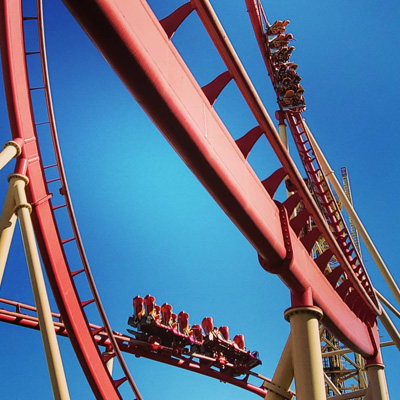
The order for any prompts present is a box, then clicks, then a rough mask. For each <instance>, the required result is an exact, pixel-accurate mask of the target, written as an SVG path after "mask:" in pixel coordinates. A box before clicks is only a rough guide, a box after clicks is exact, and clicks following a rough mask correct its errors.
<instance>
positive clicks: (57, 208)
mask: <svg viewBox="0 0 400 400" xmlns="http://www.w3.org/2000/svg"><path fill="white" fill-rule="evenodd" d="M64 207H67V205H66V204H61V205H59V206H54V207H52V209H53V211H55V210H59V209H60V208H64Z"/></svg>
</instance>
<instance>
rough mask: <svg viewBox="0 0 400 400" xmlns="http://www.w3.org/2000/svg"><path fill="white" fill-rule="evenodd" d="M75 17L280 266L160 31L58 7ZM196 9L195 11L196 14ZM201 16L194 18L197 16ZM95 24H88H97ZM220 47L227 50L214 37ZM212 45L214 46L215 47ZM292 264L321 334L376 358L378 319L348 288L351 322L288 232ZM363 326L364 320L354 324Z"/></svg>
mask: <svg viewBox="0 0 400 400" xmlns="http://www.w3.org/2000/svg"><path fill="white" fill-rule="evenodd" d="M64 3H65V4H66V6H67V7H68V9H69V10H70V11H71V13H72V15H73V16H74V17H75V18H76V19H77V21H78V22H79V23H80V24H81V26H82V27H83V29H84V30H85V31H86V32H87V34H88V35H89V36H90V38H91V39H92V41H93V42H94V43H95V45H96V46H97V47H98V49H99V50H100V52H101V53H102V54H103V56H104V57H105V58H106V60H107V61H108V63H109V64H110V65H111V66H112V68H113V69H114V70H115V72H116V73H117V75H118V76H119V77H120V78H121V80H122V81H123V83H124V84H125V85H126V87H127V88H128V89H129V90H130V92H131V93H132V94H133V96H134V97H135V98H136V99H137V101H138V102H139V104H140V105H141V106H142V108H143V109H144V110H145V111H146V113H147V114H148V115H149V116H150V117H151V119H152V120H153V121H154V123H155V124H156V125H157V127H158V128H159V129H160V131H161V132H162V133H163V134H164V136H165V137H166V138H167V140H168V141H169V142H170V144H171V145H172V146H173V147H174V148H175V150H176V151H177V152H178V154H179V155H180V156H181V158H182V159H183V160H184V161H185V162H186V164H187V165H188V166H189V168H190V169H191V170H192V172H193V173H194V174H195V175H196V176H197V178H198V179H199V180H200V182H202V184H203V185H204V186H205V187H206V188H207V190H208V191H209V192H210V193H211V194H212V196H213V197H214V199H215V200H216V201H217V202H218V204H219V205H220V206H221V207H222V209H224V211H225V212H226V213H227V215H228V216H229V217H230V218H231V219H232V221H233V222H234V223H235V224H236V225H237V226H238V228H239V229H240V230H241V231H242V233H243V234H244V235H245V236H246V237H247V239H248V240H249V241H250V243H251V244H252V245H253V246H254V248H255V249H256V250H257V252H258V253H259V254H260V256H261V257H262V258H263V259H265V260H266V261H267V262H268V263H270V264H276V265H279V264H282V263H283V261H284V260H285V258H286V255H287V254H286V248H285V245H284V242H283V237H282V226H281V221H280V217H279V210H278V208H277V206H276V205H275V203H274V202H273V200H272V199H271V197H270V196H269V195H268V193H267V192H266V191H265V189H264V187H263V186H262V184H261V182H260V180H259V179H258V177H257V176H256V174H255V173H254V171H253V170H252V168H251V167H250V165H249V164H248V163H247V161H246V160H245V158H244V157H243V155H242V153H241V152H240V150H239V149H238V147H237V145H236V143H235V142H234V140H233V139H232V137H231V136H230V134H229V132H228V131H227V129H226V127H225V126H224V124H223V123H222V121H221V120H220V118H219V117H218V115H217V114H216V112H215V110H214V109H213V107H212V105H211V103H210V101H209V100H208V98H207V97H206V95H205V94H204V92H203V91H202V89H201V88H200V86H199V85H198V83H197V81H196V80H195V78H194V77H193V75H192V74H191V72H190V70H189V69H188V67H187V66H186V64H185V63H184V61H183V60H182V58H181V57H180V55H179V53H178V52H177V50H176V48H175V46H174V45H173V43H172V42H171V40H170V39H169V38H170V36H169V35H167V34H166V32H165V31H164V29H163V28H162V26H161V24H160V22H159V21H158V20H157V18H156V17H155V15H154V13H153V12H152V11H151V9H150V8H149V6H148V4H147V3H146V2H145V1H144V0H135V1H131V2H129V3H128V2H124V1H122V0H92V1H90V2H81V1H78V0H64ZM198 3H199V2H198V1H196V2H195V4H196V7H197V5H198ZM197 11H198V12H199V10H198V9H197ZM94 21H95V22H94ZM217 35H218V36H221V40H220V41H221V43H222V44H223V46H224V47H229V48H231V45H230V43H229V41H228V40H227V39H226V35H225V36H224V35H223V34H222V33H221V32H219V33H218V34H217V33H216V34H212V35H211V38H212V39H213V40H214V39H216V38H215V37H214V36H217ZM217 39H218V41H219V38H217ZM228 67H229V70H230V73H231V74H233V72H234V68H236V70H237V72H235V73H236V75H235V76H234V79H235V82H236V83H238V82H239V81H240V80H242V81H246V82H247V81H248V77H247V75H245V73H244V71H243V67H241V64H238V63H237V61H236V60H235V61H233V62H232V63H230V64H229V65H228ZM248 86H249V93H248V96H247V99H249V100H248V101H249V102H250V103H254V104H252V108H253V111H257V112H256V120H257V121H258V122H259V123H260V122H261V124H260V126H261V128H262V129H263V130H265V134H266V136H267V137H268V138H270V137H272V138H273V140H272V141H271V144H272V147H273V148H274V150H276V153H277V155H278V157H279V158H280V159H281V162H282V164H283V165H284V167H285V170H286V172H287V173H288V174H289V176H290V177H291V178H292V177H293V179H294V181H295V183H296V184H298V187H299V188H302V190H301V193H302V194H304V198H303V201H304V202H305V204H306V205H307V207H309V208H310V209H311V210H313V211H314V214H313V217H314V218H315V220H316V221H317V223H318V225H319V226H320V227H322V229H323V230H324V232H326V236H327V241H328V242H329V244H330V246H331V248H332V249H333V252H334V254H335V255H337V257H338V259H340V260H341V261H342V263H343V265H346V266H347V268H348V269H349V271H350V272H349V274H351V268H350V266H349V265H348V263H347V261H346V260H345V259H344V256H343V253H342V252H341V250H340V248H339V247H338V244H337V243H336V241H335V240H334V238H333V237H332V235H331V233H330V231H329V228H328V226H327V224H326V222H325V220H324V219H323V217H322V215H321V213H320V212H319V210H318V209H317V207H316V205H315V203H314V201H313V200H312V198H311V196H310V195H309V194H305V193H308V191H307V190H306V188H305V185H304V182H303V181H302V178H301V176H300V174H299V172H298V171H297V168H296V167H295V165H294V163H293V161H291V159H290V157H289V155H288V153H287V152H286V150H285V149H284V148H283V146H282V144H281V142H280V140H279V137H278V135H277V133H276V130H275V128H274V126H273V124H272V122H271V120H270V118H269V116H268V114H267V112H266V110H265V108H264V106H263V105H262V103H261V102H260V101H259V99H258V97H257V99H258V101H256V99H255V96H256V92H255V90H254V88H253V86H252V85H251V84H250V83H249V84H248ZM289 232H290V233H289V234H290V240H291V242H292V245H293V254H294V257H293V260H292V263H291V264H290V265H289V267H288V268H284V267H282V272H281V273H280V274H279V275H280V277H281V278H282V279H283V280H284V282H285V283H286V284H287V285H288V286H289V287H290V288H291V290H292V291H294V292H296V291H297V292H302V291H304V290H306V289H308V288H310V287H311V288H313V296H314V300H315V302H316V303H317V304H318V305H319V306H320V307H321V308H322V309H323V310H324V321H323V322H324V324H325V325H326V326H327V327H328V328H329V329H330V330H331V331H332V332H333V333H334V334H335V335H336V336H337V337H338V338H340V340H342V342H343V343H346V344H347V345H348V346H349V347H351V348H353V349H354V350H355V351H357V352H359V353H361V354H363V355H364V356H366V357H370V356H372V355H374V354H375V353H376V348H377V341H378V340H379V339H378V335H377V334H376V315H377V314H378V313H379V312H380V310H379V306H376V305H375V304H374V303H373V302H372V300H371V299H370V298H369V296H368V295H367V294H366V293H365V291H364V288H363V287H362V286H361V285H360V284H359V282H358V281H357V279H355V284H354V286H355V288H356V290H357V292H355V293H359V295H358V296H359V297H358V301H357V302H358V307H359V310H360V309H361V310H362V312H359V315H356V314H355V313H354V312H353V311H352V310H351V309H350V308H349V306H348V305H347V304H346V303H345V302H344V300H343V299H342V298H341V297H340V295H339V294H338V293H337V292H336V291H335V290H334V288H333V287H332V285H331V284H330V283H329V282H328V281H327V280H326V278H325V277H324V275H323V273H322V272H321V271H320V270H319V268H318V267H317V265H316V264H315V262H314V260H313V259H312V258H311V257H310V255H309V254H308V252H307V250H306V249H305V248H304V246H303V244H302V243H301V241H300V240H299V239H298V238H297V235H296V234H295V233H294V232H293V231H292V230H291V229H289ZM360 318H362V319H363V320H361V319H360Z"/></svg>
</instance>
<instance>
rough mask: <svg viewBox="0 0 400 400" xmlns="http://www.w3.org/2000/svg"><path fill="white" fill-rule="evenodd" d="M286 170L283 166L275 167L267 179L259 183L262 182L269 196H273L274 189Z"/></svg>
mask: <svg viewBox="0 0 400 400" xmlns="http://www.w3.org/2000/svg"><path fill="white" fill-rule="evenodd" d="M286 175H287V174H286V172H285V170H284V169H283V167H281V168H279V169H277V170H276V171H275V172H274V173H273V174H272V175H270V176H269V177H268V178H267V179H264V180H263V181H262V182H261V183H262V184H263V186H264V188H265V190H266V191H267V192H268V194H269V195H270V196H271V199H273V198H274V196H275V193H276V191H277V190H278V187H279V185H280V184H281V183H282V181H283V180H284V179H285V176H286Z"/></svg>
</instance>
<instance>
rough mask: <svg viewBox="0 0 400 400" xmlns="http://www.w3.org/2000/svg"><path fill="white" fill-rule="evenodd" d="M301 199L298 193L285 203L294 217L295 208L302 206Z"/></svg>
mask: <svg viewBox="0 0 400 400" xmlns="http://www.w3.org/2000/svg"><path fill="white" fill-rule="evenodd" d="M300 201H301V197H300V195H299V193H298V192H295V193H293V194H292V195H291V196H290V197H288V198H287V200H285V201H284V202H283V205H284V206H285V208H286V210H287V212H288V214H289V215H292V213H293V211H294V210H295V208H296V207H297V206H298V205H299V204H300Z"/></svg>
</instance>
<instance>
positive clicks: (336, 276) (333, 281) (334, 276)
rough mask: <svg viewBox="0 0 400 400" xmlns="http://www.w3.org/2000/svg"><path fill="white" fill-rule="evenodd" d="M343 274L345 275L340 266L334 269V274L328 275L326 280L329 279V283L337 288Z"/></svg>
mask: <svg viewBox="0 0 400 400" xmlns="http://www.w3.org/2000/svg"><path fill="white" fill-rule="evenodd" d="M342 274H343V268H342V267H341V266H338V267H336V268H335V269H333V270H332V272H330V273H329V274H328V275H326V279H328V282H329V283H330V284H331V285H332V286H333V287H334V288H335V287H336V284H337V283H338V280H339V278H340V276H341V275H342Z"/></svg>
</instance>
